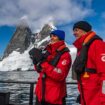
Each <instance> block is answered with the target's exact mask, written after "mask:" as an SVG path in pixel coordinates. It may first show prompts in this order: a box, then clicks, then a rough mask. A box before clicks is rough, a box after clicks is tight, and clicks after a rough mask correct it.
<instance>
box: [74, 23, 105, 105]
mask: <svg viewBox="0 0 105 105" xmlns="http://www.w3.org/2000/svg"><path fill="white" fill-rule="evenodd" d="M73 34H74V36H75V37H76V40H75V41H74V43H73V44H74V46H75V47H76V48H77V52H78V53H77V56H79V54H80V53H81V52H80V51H81V49H82V46H83V43H84V41H85V40H86V39H88V38H87V37H89V36H91V35H93V36H95V35H96V33H95V32H93V31H92V26H91V25H90V24H89V23H88V22H86V21H79V22H77V23H75V24H74V26H73ZM90 39H91V38H90ZM74 63H75V62H74ZM86 70H87V71H86ZM77 75H78V74H77ZM80 80H81V81H78V89H79V92H80V95H81V105H105V43H104V42H103V41H102V40H99V39H96V40H94V41H93V42H92V43H91V44H90V47H89V49H88V52H87V62H86V64H85V69H84V72H82V73H81V75H80Z"/></svg>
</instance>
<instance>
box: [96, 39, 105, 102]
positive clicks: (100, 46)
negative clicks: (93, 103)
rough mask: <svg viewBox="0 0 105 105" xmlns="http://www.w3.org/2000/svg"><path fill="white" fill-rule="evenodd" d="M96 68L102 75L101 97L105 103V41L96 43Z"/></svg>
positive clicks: (100, 75)
mask: <svg viewBox="0 0 105 105" xmlns="http://www.w3.org/2000/svg"><path fill="white" fill-rule="evenodd" d="M95 53H96V56H95V57H96V68H97V72H98V75H99V77H100V84H101V86H102V88H101V94H100V99H101V102H102V103H105V42H102V41H99V42H98V41H97V44H96V52H95Z"/></svg>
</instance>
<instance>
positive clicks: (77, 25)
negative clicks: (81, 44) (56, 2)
mask: <svg viewBox="0 0 105 105" xmlns="http://www.w3.org/2000/svg"><path fill="white" fill-rule="evenodd" d="M75 28H80V29H82V30H84V31H86V32H88V31H91V29H92V26H91V25H90V24H89V23H88V22H86V21H79V22H77V23H75V24H74V26H73V30H74V29H75Z"/></svg>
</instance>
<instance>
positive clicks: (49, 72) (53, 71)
mask: <svg viewBox="0 0 105 105" xmlns="http://www.w3.org/2000/svg"><path fill="white" fill-rule="evenodd" d="M64 45H65V43H64V41H59V42H57V43H54V44H50V45H48V46H47V48H46V49H47V50H48V52H49V53H50V55H49V56H48V57H47V59H46V61H45V62H43V63H42V64H41V67H42V72H40V73H39V78H38V82H37V85H36V89H35V94H36V96H37V97H38V100H39V101H41V100H42V88H43V87H42V75H43V73H45V74H46V79H45V101H46V102H48V103H51V104H57V105H62V99H63V98H64V97H65V96H66V77H67V75H68V72H69V70H70V66H71V56H70V54H69V52H65V53H63V54H62V55H61V57H60V60H59V62H58V64H57V65H56V67H54V66H52V65H51V64H49V62H50V61H51V60H52V59H53V58H54V57H55V55H56V54H57V52H56V50H57V49H59V48H60V47H61V46H64Z"/></svg>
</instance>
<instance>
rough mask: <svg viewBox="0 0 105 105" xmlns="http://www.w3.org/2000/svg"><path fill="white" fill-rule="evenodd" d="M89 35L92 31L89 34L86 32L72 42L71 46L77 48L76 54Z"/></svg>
mask: <svg viewBox="0 0 105 105" xmlns="http://www.w3.org/2000/svg"><path fill="white" fill-rule="evenodd" d="M90 33H92V31H91V32H88V33H87V34H85V35H83V36H81V37H80V38H78V39H76V40H75V41H74V43H73V45H74V46H75V47H76V48H77V50H78V52H79V51H80V50H81V48H82V44H83V42H84V40H85V38H86V37H87V36H88V35H89V34H90Z"/></svg>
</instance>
